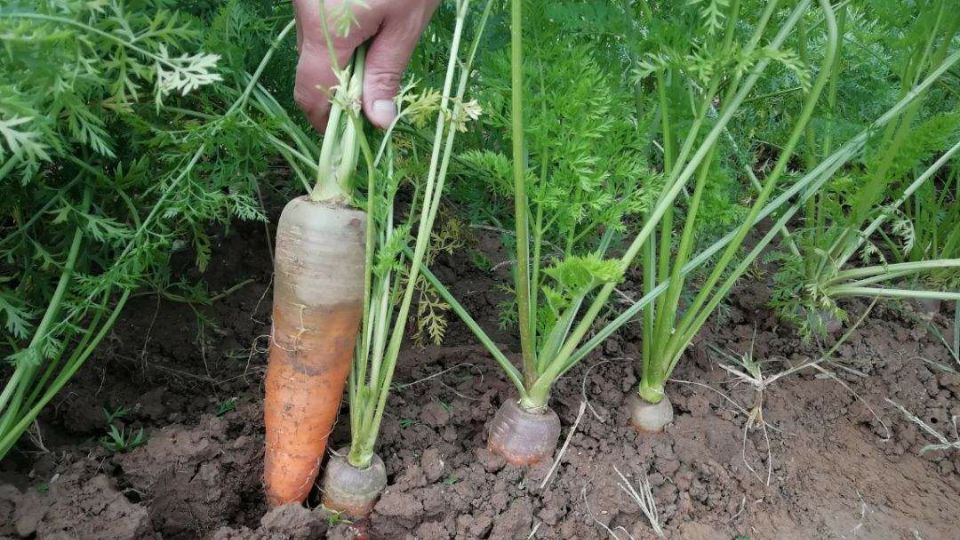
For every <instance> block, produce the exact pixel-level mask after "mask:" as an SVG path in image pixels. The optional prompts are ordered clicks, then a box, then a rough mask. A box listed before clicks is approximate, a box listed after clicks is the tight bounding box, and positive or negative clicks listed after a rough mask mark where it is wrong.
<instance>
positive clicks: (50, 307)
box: [0, 187, 93, 434]
mask: <svg viewBox="0 0 960 540" xmlns="http://www.w3.org/2000/svg"><path fill="white" fill-rule="evenodd" d="M92 196H93V192H92V190H91V189H90V188H89V187H88V188H87V189H86V190H84V193H83V203H82V204H83V211H84V212H86V211H87V209H89V208H90V200H91V198H92ZM82 243H83V229H82V228H81V226H80V224H79V223H78V224H77V226H76V228H75V229H74V232H73V240H72V241H71V242H70V250H69V251H68V252H67V258H66V260H65V261H64V264H63V271H62V272H61V273H60V279H59V280H58V281H57V287H56V289H54V291H53V296H51V298H50V303H49V304H47V310H46V312H45V313H44V314H43V318H42V319H41V320H40V324H38V325H37V328H36V330H35V331H34V333H33V339H31V340H30V345H28V347H27V348H28V349H29V350H33V351H34V352H35V354H36V355H37V360H36V361H37V362H38V364H39V363H40V362H43V360H44V358H43V352H42V351H40V350H38V349H39V347H40V344H41V343H42V342H43V341H44V340H45V339H47V337H48V336H49V335H50V333H51V330H52V329H51V325H53V322H54V319H56V318H57V317H58V316H59V315H60V309H61V307H62V306H63V302H64V300H65V299H66V294H67V289H68V287H69V286H70V280H72V279H73V271H74V269H75V268H76V265H77V259H78V258H79V255H80V245H81V244H82ZM38 364H25V363H22V362H20V363H18V364H17V366H16V369H15V371H14V374H13V376H12V377H11V378H10V381H8V382H7V385H6V387H5V388H4V389H3V393H2V394H0V411H3V412H4V414H3V419H2V421H0V434H4V433H7V430H8V429H10V426H11V424H12V423H13V422H14V420H15V419H16V417H17V415H18V414H19V412H20V408H21V406H22V405H23V404H24V403H23V400H24V396H25V394H26V392H27V390H28V387H29V386H30V385H31V384H32V383H33V376H34V373H36V370H37V366H38ZM12 396H13V401H12V402H11V401H10V399H11V397H12ZM8 403H9V405H10V407H9V408H7V404H8Z"/></svg>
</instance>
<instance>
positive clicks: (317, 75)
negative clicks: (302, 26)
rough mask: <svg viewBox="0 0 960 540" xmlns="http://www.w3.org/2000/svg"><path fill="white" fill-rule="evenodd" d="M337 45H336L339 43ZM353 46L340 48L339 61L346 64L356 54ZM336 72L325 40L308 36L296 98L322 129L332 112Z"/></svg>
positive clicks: (294, 95) (337, 51)
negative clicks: (313, 39)
mask: <svg viewBox="0 0 960 540" xmlns="http://www.w3.org/2000/svg"><path fill="white" fill-rule="evenodd" d="M335 47H336V45H335ZM355 48H356V47H355V46H354V47H353V48H348V47H340V48H337V50H336V51H335V52H336V56H337V64H338V65H341V66H343V65H345V64H346V63H347V62H348V61H349V60H350V55H351V54H353V49H355ZM338 82H339V81H338V80H337V76H336V74H335V73H334V72H333V68H332V67H331V66H330V53H328V52H327V47H326V45H325V44H323V43H320V44H317V43H316V42H314V41H307V40H304V42H303V48H302V50H301V51H300V60H299V61H298V62H297V79H296V83H295V85H294V87H293V99H294V101H296V102H297V105H299V106H300V108H301V109H302V110H303V113H304V114H305V115H306V116H307V120H309V121H310V124H312V125H313V127H314V128H316V129H317V130H319V131H323V129H324V128H325V127H326V124H327V114H328V113H329V112H330V99H329V97H328V96H329V95H330V89H331V88H332V87H334V86H336V85H337V83H338Z"/></svg>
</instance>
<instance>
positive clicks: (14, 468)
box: [0, 227, 960, 540]
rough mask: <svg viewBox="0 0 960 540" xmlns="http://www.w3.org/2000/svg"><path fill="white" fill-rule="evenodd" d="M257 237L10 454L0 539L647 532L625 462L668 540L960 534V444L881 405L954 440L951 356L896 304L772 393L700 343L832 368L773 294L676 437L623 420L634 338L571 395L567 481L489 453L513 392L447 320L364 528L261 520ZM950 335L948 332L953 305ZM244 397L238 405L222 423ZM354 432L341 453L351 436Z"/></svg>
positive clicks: (757, 299) (398, 423)
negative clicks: (116, 439)
mask: <svg viewBox="0 0 960 540" xmlns="http://www.w3.org/2000/svg"><path fill="white" fill-rule="evenodd" d="M263 236H264V235H263V231H262V229H258V228H257V227H241V228H240V229H239V230H237V231H235V232H234V233H233V234H232V235H230V236H226V237H223V238H221V239H220V246H219V254H220V255H219V258H217V259H216V260H215V263H214V265H213V266H214V268H212V269H211V270H210V271H208V273H207V275H206V276H205V278H204V279H205V280H206V281H207V283H208V284H210V288H211V290H214V291H218V290H223V289H226V288H228V287H230V286H232V285H234V284H237V283H242V282H244V281H246V280H253V281H252V282H250V283H249V284H247V285H245V286H244V287H242V288H240V289H239V290H237V291H236V292H234V293H232V294H230V295H229V296H226V297H225V298H224V299H222V300H220V301H218V302H217V303H215V304H214V305H213V306H210V307H198V308H197V310H198V311H196V312H195V311H194V310H193V309H192V308H191V307H190V306H186V305H183V304H175V303H171V302H166V301H158V300H157V298H155V297H142V298H138V299H136V301H134V302H132V303H131V305H130V306H129V307H128V308H127V311H126V312H125V314H124V316H123V317H122V319H121V321H120V322H119V323H118V325H117V327H116V329H115V330H114V332H113V334H112V336H111V338H110V339H109V341H108V342H106V343H105V344H104V345H103V346H102V347H101V348H100V350H99V351H98V353H97V356H96V358H94V359H93V360H91V362H90V363H89V365H87V366H86V367H85V368H84V369H83V370H82V371H81V374H80V375H79V376H78V377H77V378H76V380H75V381H73V382H72V383H71V384H70V386H69V387H68V388H67V389H66V390H65V391H64V392H63V394H62V395H61V396H60V398H59V399H58V401H57V402H56V403H55V404H54V405H53V406H51V407H50V408H49V410H48V411H47V412H46V413H45V414H44V416H43V418H42V419H41V422H40V423H39V433H40V439H42V445H43V448H39V446H38V443H40V442H41V441H40V439H38V438H37V437H34V442H33V443H31V442H24V443H23V444H21V445H20V447H19V448H18V449H17V450H16V451H15V452H14V453H13V454H12V455H11V456H10V457H9V458H7V459H6V460H5V461H4V462H3V463H2V464H0V537H3V536H11V537H14V538H18V537H19V538H41V539H43V538H57V539H59V538H64V539H66V538H103V539H110V538H113V539H134V538H137V539H140V538H165V539H167V538H216V539H221V540H228V539H248V538H277V539H281V538H304V539H306V538H321V537H324V536H325V535H326V537H328V538H351V537H354V536H355V531H356V529H358V528H359V529H361V530H362V531H363V532H365V533H366V534H368V535H369V536H370V537H372V538H384V539H394V538H398V539H399V538H418V539H425V540H426V539H441V538H443V539H446V538H494V539H511V538H520V539H523V538H584V539H588V538H611V537H617V538H619V539H621V540H625V539H626V538H629V537H631V536H632V537H633V538H638V539H640V538H652V537H654V536H653V532H652V529H651V528H650V526H649V524H648V521H647V519H646V518H645V517H644V515H643V513H642V512H641V510H640V508H639V506H638V505H637V503H636V502H634V501H633V500H632V499H631V498H630V497H629V496H628V495H627V494H626V493H625V492H624V490H623V489H622V488H621V486H620V484H622V483H623V480H621V479H620V477H619V476H618V472H617V471H619V472H620V473H622V474H623V475H624V477H625V478H626V479H627V480H628V481H629V482H630V483H631V484H632V485H633V486H634V487H635V488H636V489H637V490H638V491H639V489H640V488H639V486H638V481H639V478H640V477H642V476H643V475H646V478H647V479H649V484H650V486H651V488H652V495H653V498H654V500H655V501H656V504H657V508H658V510H659V516H660V520H661V521H662V523H663V524H664V529H665V531H666V534H667V536H668V537H671V538H684V539H713V538H718V539H731V538H734V537H736V536H738V535H743V536H745V537H748V538H751V539H763V538H869V539H886V538H890V539H894V538H895V539H900V538H911V539H912V538H924V539H938V538H956V537H957V531H956V519H957V518H956V516H958V515H960V496H958V490H960V451H957V450H953V451H929V452H926V453H924V454H922V455H921V454H920V450H921V448H923V446H925V445H926V444H929V443H931V442H936V441H933V440H932V439H931V437H930V436H928V435H927V434H926V433H924V432H922V431H921V430H919V429H918V427H917V426H916V425H915V424H913V423H911V422H910V421H909V420H907V419H906V418H905V417H904V416H903V415H902V414H901V413H900V412H899V411H898V410H897V409H896V408H894V407H893V406H892V405H891V404H890V403H889V402H887V401H886V400H887V399H890V400H892V401H895V402H897V403H899V404H901V405H903V406H904V407H906V408H907V409H908V410H910V411H912V412H913V413H915V414H917V415H918V416H919V417H920V418H921V419H923V420H924V421H925V422H927V423H928V424H929V425H930V426H932V427H934V428H936V429H937V430H939V431H940V432H942V433H945V434H946V435H947V436H948V437H950V438H951V440H952V438H953V437H954V436H955V433H954V428H953V426H952V424H951V417H952V416H954V415H960V376H958V375H957V374H956V373H955V372H952V371H947V370H943V369H941V368H940V367H938V366H948V367H950V368H952V369H956V368H958V367H960V366H958V365H957V363H956V361H955V360H954V359H952V357H951V356H950V354H949V352H948V350H947V349H946V348H945V347H944V346H943V345H942V344H941V342H940V341H939V339H938V338H937V337H936V336H935V335H933V334H932V333H931V332H929V330H928V329H927V325H926V324H925V323H924V322H923V321H922V320H919V319H918V318H917V317H915V316H912V315H911V314H910V313H909V311H904V310H903V309H901V308H899V307H897V306H894V305H889V306H883V305H881V306H878V307H877V308H875V309H874V310H873V312H872V313H871V315H870V317H869V318H868V319H867V321H866V323H865V324H864V325H863V326H862V327H860V328H859V329H858V330H857V331H856V332H854V333H853V335H852V336H851V337H850V339H849V341H847V342H846V343H845V344H844V345H842V346H841V347H840V348H839V350H838V351H837V353H836V355H835V356H834V361H833V362H831V363H824V364H822V368H823V370H822V371H818V370H816V369H813V368H809V369H806V370H804V371H802V372H800V373H799V374H795V375H791V376H788V377H785V378H782V379H780V380H778V381H777V382H776V383H774V384H773V385H772V386H770V387H768V388H767V389H766V390H765V391H764V393H763V395H762V401H760V400H759V397H760V396H759V395H758V394H757V392H756V391H755V389H754V388H752V387H750V386H748V385H747V384H745V383H742V382H737V381H735V380H734V378H733V377H732V375H731V374H730V373H728V372H727V371H725V370H723V369H721V368H720V367H719V363H718V362H719V360H720V358H719V355H718V354H717V353H716V352H715V351H714V350H713V349H711V348H710V347H709V346H708V345H713V346H714V347H717V348H719V349H721V350H725V351H729V352H730V353H732V354H741V353H744V352H746V351H749V350H750V349H751V347H752V349H753V354H754V357H755V358H756V359H759V360H763V361H764V362H765V363H764V364H763V368H764V372H765V373H767V374H774V373H776V372H778V371H782V370H784V369H787V368H788V367H790V366H796V365H800V364H803V363H804V362H807V361H810V360H815V359H817V358H818V357H819V356H820V355H819V353H818V347H817V346H816V345H802V344H801V343H800V340H799V339H798V337H797V336H796V334H795V333H794V332H793V331H792V330H790V329H788V328H784V327H782V326H778V325H777V322H776V320H775V319H774V318H773V314H772V313H771V311H770V310H769V309H767V308H766V307H765V304H766V298H767V296H768V295H769V292H768V289H767V287H766V285H761V284H745V285H743V286H741V287H740V288H739V289H738V290H736V291H735V292H734V294H733V297H732V298H733V300H732V302H731V304H730V305H729V309H727V310H725V314H724V315H725V316H724V317H723V318H722V320H717V321H715V322H714V323H713V324H712V325H710V326H709V327H708V328H707V329H706V331H705V332H703V333H702V336H701V337H700V338H699V339H698V341H697V343H696V344H695V345H694V346H693V347H691V349H690V351H689V352H688V353H687V357H686V358H685V359H684V360H683V362H682V364H681V367H680V368H679V369H678V371H677V373H676V374H675V379H676V381H675V382H673V383H671V384H670V385H669V387H668V391H669V392H670V395H671V399H672V400H673V403H674V406H675V410H676V420H675V422H674V424H673V425H671V426H670V427H668V429H667V430H666V432H665V433H663V434H659V435H643V436H638V435H636V434H635V433H634V432H633V431H632V430H631V429H629V428H628V427H627V421H626V419H625V418H623V416H622V414H621V411H623V407H624V404H625V403H626V400H627V397H628V395H629V392H630V390H631V388H632V387H633V386H634V385H635V384H636V378H635V376H634V374H633V368H632V362H633V359H635V358H636V356H637V351H638V345H639V342H638V336H637V335H635V334H634V333H635V332H636V330H635V329H634V330H628V331H626V332H623V333H622V334H621V335H620V336H619V337H617V338H616V339H611V340H610V341H609V342H608V343H606V344H605V346H604V347H603V349H602V351H599V352H598V353H597V354H595V355H594V356H593V357H592V358H589V359H587V360H586V361H585V362H583V363H582V365H581V366H579V367H578V368H576V369H574V370H573V371H572V372H571V373H570V374H569V375H568V376H567V377H566V378H565V379H564V380H563V381H562V382H561V383H559V385H558V386H557V388H556V389H555V391H554V396H555V398H554V400H553V402H552V406H553V408H554V410H555V411H556V412H557V413H558V414H559V416H560V419H561V422H562V424H563V431H562V433H561V437H560V440H561V444H562V443H563V441H565V440H566V439H567V437H568V435H569V432H570V430H571V426H573V425H574V424H575V422H576V420H577V419H578V416H579V414H578V413H580V411H581V410H583V411H584V412H583V414H582V416H581V417H580V422H579V424H578V425H577V428H576V430H575V431H574V433H573V435H572V437H571V438H570V442H569V446H568V447H567V448H566V451H565V452H564V453H563V454H562V456H561V457H560V459H559V464H558V466H557V468H556V470H555V471H553V473H552V474H550V468H551V465H552V463H550V462H548V463H544V464H542V465H539V466H535V467H532V468H528V469H524V468H517V467H513V466H510V465H506V464H505V463H504V462H503V460H502V459H499V458H497V457H495V456H493V455H491V454H490V453H489V452H487V451H486V449H485V447H486V437H487V435H486V427H487V425H488V423H489V421H490V419H491V418H492V417H493V414H494V412H495V411H496V409H497V408H498V407H499V406H500V404H501V403H502V402H503V400H505V399H510V398H511V397H512V391H511V387H510V385H509V383H508V382H507V381H506V380H505V379H504V377H503V376H502V375H501V374H500V372H499V371H498V369H497V368H496V365H495V364H494V363H493V362H492V360H490V359H489V357H488V356H487V355H486V354H485V353H483V351H482V349H480V348H479V347H476V346H474V345H473V343H474V342H473V340H472V339H471V338H470V336H469V334H468V333H467V332H466V330H465V329H464V328H463V327H462V326H461V325H459V324H456V323H452V324H451V329H450V332H449V334H448V336H447V340H446V342H445V344H444V346H442V347H428V348H426V349H417V348H414V347H411V348H409V349H408V350H407V351H405V353H404V355H403V357H402V359H401V363H400V366H399V368H398V370H397V375H396V382H397V390H396V391H395V393H394V394H393V396H392V397H391V401H390V405H389V408H388V411H389V412H390V415H389V416H388V417H387V418H386V419H385V421H384V426H383V431H382V435H381V439H380V450H379V454H380V456H381V457H382V458H383V460H384V462H385V464H386V468H387V474H388V479H389V483H388V487H387V490H386V492H385V493H384V495H383V497H382V498H381V500H380V501H379V503H378V504H377V506H376V509H375V511H374V514H373V516H372V518H371V519H370V521H369V523H361V524H354V525H350V524H347V523H336V520H335V519H332V518H331V516H329V515H327V514H326V513H324V512H323V511H321V510H310V509H306V508H303V507H299V506H287V507H283V508H280V509H277V510H274V511H272V512H269V513H266V514H265V511H266V509H265V504H264V499H263V495H262V492H261V485H260V476H261V472H262V455H263V453H262V445H263V436H262V423H261V413H262V408H261V405H260V401H261V397H262V379H263V373H264V365H265V361H266V360H265V355H264V345H265V339H264V338H263V336H264V335H265V334H266V333H267V332H268V331H269V305H270V290H269V287H270V268H269V264H268V263H267V264H264V263H263V262H260V261H261V260H262V258H261V257H256V256H253V254H256V253H265V252H266V246H265V245H264V242H263ZM489 244H490V243H489V242H486V241H481V242H480V243H479V246H480V248H481V249H483V248H484V247H485V246H486V245H489ZM484 251H486V252H487V254H488V256H489V257H490V258H491V260H494V261H496V260H498V258H497V257H498V255H497V253H494V252H493V251H492V250H484ZM459 259H463V260H467V259H469V258H468V257H460V258H459ZM445 264H446V265H448V266H445ZM462 264H463V263H458V264H457V265H454V264H453V262H452V261H441V263H440V266H439V268H438V269H437V272H438V274H439V275H440V276H441V278H442V279H444V280H446V281H447V282H450V283H456V291H455V292H457V293H459V294H460V295H461V296H462V297H463V298H465V299H466V301H467V303H468V305H469V306H470V307H471V308H472V309H473V310H474V312H475V313H478V314H479V317H480V319H481V320H482V321H484V326H485V327H488V328H490V329H491V331H492V333H493V334H494V336H495V338H496V339H497V340H498V341H502V342H503V343H505V344H506V346H508V347H514V348H515V345H516V343H515V337H514V336H511V335H510V334H509V333H505V332H503V331H499V330H497V329H496V313H497V312H496V304H497V303H498V302H499V301H500V300H501V299H502V298H501V297H500V293H499V292H498V291H497V289H496V287H495V286H493V281H492V280H491V279H490V277H489V276H486V275H483V274H482V273H480V272H478V271H476V270H473V269H471V268H467V267H465V266H460V265H462ZM949 307H952V306H949ZM865 308H866V306H865V305H861V304H854V305H852V306H851V312H852V313H854V314H859V313H862V312H863V310H864V309H865ZM947 308H948V306H944V309H947ZM198 313H199V314H202V315H203V317H204V318H205V319H206V322H207V323H208V324H199V322H198V321H199V319H198ZM934 324H936V325H937V326H939V327H940V328H941V330H944V331H946V330H947V329H948V328H949V327H948V320H947V318H946V317H945V316H944V315H940V316H937V317H936V319H935V321H934ZM632 332H634V333H632ZM754 335H755V337H754ZM258 336H259V337H258ZM684 381H689V382H684ZM231 400H233V402H234V403H235V409H233V410H226V411H225V410H224V409H229V407H225V406H224V405H223V404H225V403H228V402H230V401H231ZM582 403H587V404H588V406H587V407H586V408H585V409H581V404H582ZM120 405H122V406H125V407H127V408H129V409H130V413H129V414H128V415H127V416H126V417H124V418H123V419H122V420H120V421H119V422H118V424H122V427H124V428H126V429H127V431H128V432H130V431H136V430H138V429H139V428H141V427H143V428H144V432H145V434H146V436H147V442H146V443H145V444H144V445H143V446H141V447H139V448H136V449H134V450H131V451H129V452H125V453H123V452H121V453H113V452H110V451H108V450H106V449H105V448H103V447H101V446H100V445H99V444H98V439H99V438H100V437H102V436H103V435H104V434H105V432H106V422H105V419H104V414H103V411H102V408H103V407H107V408H115V407H117V406H120ZM757 405H760V407H759V408H757V407H756V406H757ZM751 411H762V416H758V415H757V414H756V412H755V413H754V414H753V415H751V414H750V412H751ZM218 413H219V414H218ZM761 421H765V422H766V425H767V427H766V430H764V429H762V427H761V426H762V425H763V423H762V422H761ZM343 424H345V423H344V422H341V425H340V426H339V427H338V428H337V430H336V431H335V432H334V433H333V435H332V439H331V444H330V446H331V447H333V448H336V447H338V446H342V445H343V444H344V443H345V442H346V441H347V439H348V433H347V431H346V429H345V426H344V425H343ZM544 484H546V485H545V486H544V487H541V486H542V485H544Z"/></svg>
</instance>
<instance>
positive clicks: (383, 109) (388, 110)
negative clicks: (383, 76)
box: [370, 99, 397, 128]
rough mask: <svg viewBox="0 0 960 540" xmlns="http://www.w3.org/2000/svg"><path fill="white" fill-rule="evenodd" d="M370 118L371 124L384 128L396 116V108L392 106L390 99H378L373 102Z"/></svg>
mask: <svg viewBox="0 0 960 540" xmlns="http://www.w3.org/2000/svg"><path fill="white" fill-rule="evenodd" d="M370 116H371V117H372V118H370V121H371V122H373V123H374V124H377V125H378V126H380V127H383V128H385V127H387V126H389V125H390V122H393V118H394V117H395V116H397V106H396V105H394V103H393V100H392V99H378V100H376V101H374V102H373V110H372V111H371V114H370Z"/></svg>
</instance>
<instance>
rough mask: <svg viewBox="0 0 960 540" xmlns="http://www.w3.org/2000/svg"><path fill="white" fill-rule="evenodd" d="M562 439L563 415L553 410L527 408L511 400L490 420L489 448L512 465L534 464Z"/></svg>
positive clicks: (550, 451) (547, 454)
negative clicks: (529, 409) (541, 410)
mask: <svg viewBox="0 0 960 540" xmlns="http://www.w3.org/2000/svg"><path fill="white" fill-rule="evenodd" d="M559 439H560V417H558V416H557V413H555V412H553V409H550V408H548V409H547V410H546V411H545V412H543V413H535V412H530V411H525V410H523V409H522V408H521V407H520V405H518V404H517V402H516V401H515V400H512V399H510V400H507V401H505V402H504V403H503V405H501V406H500V409H498V410H497V414H496V415H494V417H493V421H492V422H491V423H490V430H489V436H488V438H487V449H488V450H490V451H491V452H493V453H494V454H497V455H500V456H503V458H504V459H506V460H507V462H508V463H510V464H512V465H533V464H535V463H539V462H541V461H543V460H545V459H549V458H550V457H551V456H553V452H554V451H555V450H556V449H557V441H558V440H559Z"/></svg>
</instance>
